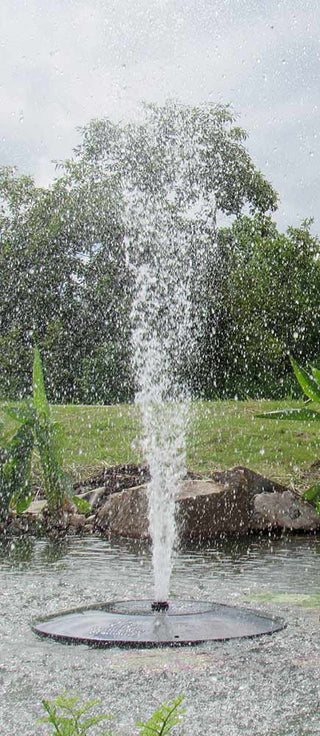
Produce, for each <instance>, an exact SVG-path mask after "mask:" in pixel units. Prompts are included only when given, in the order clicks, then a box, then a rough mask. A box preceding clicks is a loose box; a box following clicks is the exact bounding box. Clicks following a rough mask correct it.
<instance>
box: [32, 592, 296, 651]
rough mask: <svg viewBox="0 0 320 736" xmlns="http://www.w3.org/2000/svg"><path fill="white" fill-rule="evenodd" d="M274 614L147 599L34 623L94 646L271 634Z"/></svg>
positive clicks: (278, 624)
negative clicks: (157, 606) (161, 605)
mask: <svg viewBox="0 0 320 736" xmlns="http://www.w3.org/2000/svg"><path fill="white" fill-rule="evenodd" d="M284 626H285V624H284V622H283V621H282V620H281V619H279V618H274V617H272V616H266V615H264V614H261V613H257V612H255V611H250V610H249V609H246V608H235V607H233V606H226V605H221V604H220V603H207V602H205V601H176V600H174V601H169V606H168V609H165V610H161V611H157V610H154V608H152V601H116V602H113V603H112V602H110V603H104V604H97V605H95V606H87V607H86V608H78V609H75V610H72V611H67V612H66V613H60V614H56V615H55V616H52V617H51V618H46V619H42V620H41V621H38V622H37V623H35V624H34V625H33V627H32V628H33V631H35V633H36V634H39V635H40V636H48V637H50V638H51V639H56V640H57V641H60V642H64V643H68V644H88V645H90V646H94V647H111V646H122V647H164V646H182V645H184V646H186V645H191V644H200V643H202V642H206V641H224V640H226V639H238V638H242V637H252V636H261V635H262V634H273V633H274V632H275V631H279V630H280V629H283V628H284Z"/></svg>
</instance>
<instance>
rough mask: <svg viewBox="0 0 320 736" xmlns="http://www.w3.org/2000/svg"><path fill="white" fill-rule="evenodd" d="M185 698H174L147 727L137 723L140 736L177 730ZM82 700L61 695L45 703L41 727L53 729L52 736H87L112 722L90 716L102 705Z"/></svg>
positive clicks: (101, 735)
mask: <svg viewBox="0 0 320 736" xmlns="http://www.w3.org/2000/svg"><path fill="white" fill-rule="evenodd" d="M182 700H183V698H182V697H179V698H175V699H174V700H172V701H167V702H166V703H163V704H162V705H160V707H159V708H157V709H156V710H155V711H154V713H153V714H152V716H151V718H149V720H148V721H146V722H145V723H138V724H137V726H138V728H139V734H140V736H151V735H152V734H153V735H154V736H168V734H170V733H171V731H172V729H173V728H174V726H176V725H177V724H178V723H179V722H180V721H181V718H182V714H183V713H184V709H183V708H182V707H181V703H182ZM79 701H80V698H79V696H72V695H69V694H68V693H66V694H63V695H58V696H57V697H56V698H55V699H54V700H52V701H48V700H43V701H42V705H43V707H44V709H45V711H46V712H47V716H45V717H44V718H41V719H40V721H39V722H40V723H48V724H50V726H53V731H52V732H51V733H52V736H55V735H58V736H86V734H88V732H89V731H91V729H92V728H93V727H94V726H97V725H98V724H100V723H101V721H103V720H106V719H109V718H110V716H109V715H106V714H98V715H95V714H90V711H91V710H92V708H93V707H94V706H96V705H98V704H99V701H98V700H89V701H87V702H85V703H82V704H81V703H80V702H79ZM95 733H96V736H98V734H97V732H96V731H95ZM99 736H112V733H111V732H110V731H108V732H106V731H103V732H100V733H99Z"/></svg>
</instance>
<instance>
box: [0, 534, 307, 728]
mask: <svg viewBox="0 0 320 736" xmlns="http://www.w3.org/2000/svg"><path fill="white" fill-rule="evenodd" d="M0 578H1V581H0V582H1V585H0V588H1V599H0V600H1V612H2V616H1V617H0V634H1V640H0V695H1V696H2V698H1V702H2V706H3V708H2V709H3V716H2V717H3V723H2V724H1V734H3V736H9V734H10V736H12V735H13V736H26V734H29V733H30V734H33V733H35V719H36V718H37V717H38V716H39V715H40V705H39V704H40V701H41V698H42V697H43V696H46V697H49V698H50V697H54V695H56V694H57V693H58V692H60V691H61V690H63V689H65V688H66V689H69V690H70V689H71V690H75V691H76V692H79V693H80V694H82V695H83V697H84V698H89V697H97V698H99V699H101V700H102V701H103V708H104V710H107V711H110V712H112V713H113V714H114V715H115V716H116V727H115V730H116V731H117V732H118V733H119V734H129V733H132V732H133V731H134V728H133V724H134V721H136V720H139V719H141V718H142V717H146V716H147V715H148V714H150V712H151V711H152V710H153V709H154V708H155V707H156V706H157V705H158V704H159V703H160V702H161V701H163V700H165V699H167V698H169V697H172V696H175V695H177V694H180V693H185V695H186V704H187V711H188V712H187V721H186V725H185V734H186V735H188V734H190V735H191V734H192V735H193V736H194V735H195V734H199V735H200V734H201V736H202V735H204V734H209V733H210V734H214V733H219V736H227V735H228V736H230V735H231V736H233V735H235V736H236V735H237V736H238V734H240V733H241V734H242V733H245V734H249V733H254V734H255V735H257V734H258V735H259V734H270V735H271V734H274V733H279V732H280V731H281V730H282V731H283V732H284V733H290V732H292V733H293V732H295V733H298V732H299V733H301V734H304V733H306V734H307V733H309V734H310V733H311V734H313V733H314V734H318V731H319V721H318V715H317V708H318V683H319V682H320V636H319V611H316V610H308V609H303V608H301V607H297V606H295V605H294V604H291V603H290V600H289V602H287V603H285V604H282V605H280V604H275V603H272V601H270V602H267V601H265V602H260V603H258V602H257V603H256V602H255V603H252V604H248V602H247V601H248V596H249V597H250V594H253V593H260V592H261V593H263V592H270V591H271V592H280V591H283V592H287V593H289V592H291V593H292V592H294V593H297V594H299V593H303V594H310V595H311V594H315V593H319V592H320V590H319V581H320V555H319V542H318V539H317V538H316V537H312V538H304V537H291V538H290V539H277V540H273V541H272V542H271V541H269V540H268V539H263V540H260V541H259V540H257V539H253V538H251V539H248V540H242V541H241V542H239V541H237V540H233V541H232V542H228V543H226V544H223V543H219V544H212V545H211V546H210V547H208V548H207V549H205V550H198V549H196V548H195V549H185V550H180V551H178V552H176V555H175V566H174V572H173V577H172V586H171V588H172V596H173V597H179V598H182V597H183V598H191V599H202V600H217V601H218V602H222V603H235V604H238V605H245V606H248V605H251V607H252V608H257V609H259V610H266V611H268V612H273V613H275V614H280V615H282V616H283V617H284V618H285V619H286V620H287V622H288V627H287V629H285V630H284V631H283V632H280V633H278V634H276V635H274V636H273V637H262V638H261V639H259V640H254V641H251V640H240V641H237V642H226V643H224V644H214V643H210V644H205V645H201V646H199V647H195V648H193V647H192V648H190V649H188V648H187V649H183V650H182V649H181V650H179V649H174V650H173V649H161V650H131V651H130V650H119V649H116V648H115V649H111V650H103V651H102V650H91V649H90V648H88V647H86V646H81V647H73V646H69V647H68V646H64V645H62V644H58V643H56V642H52V641H49V640H42V639H38V638H37V637H36V636H34V635H33V633H32V632H31V629H30V621H31V620H32V619H34V618H37V617H38V616H39V615H47V614H51V613H54V612H56V611H60V610H67V609H68V608H72V607H75V606H81V605H83V604H87V603H92V602H94V601H103V600H116V599H126V598H127V599H130V598H134V599H135V598H137V597H138V598H139V597H141V598H149V597H151V596H152V583H151V558H150V550H149V548H148V546H147V545H145V544H144V545H139V544H132V543H129V542H128V541H123V542H122V541H120V542H119V541H118V542H117V543H111V542H109V541H106V540H102V539H96V538H90V539H85V540H79V539H74V540H70V541H68V542H67V543H66V542H64V543H60V544H53V543H49V542H45V541H40V542H39V541H38V542H31V541H30V540H27V543H26V542H25V541H24V542H22V543H16V545H15V546H14V548H12V549H10V547H8V546H3V547H2V549H1V554H0ZM37 728H38V727H37ZM44 732H45V731H43V733H44Z"/></svg>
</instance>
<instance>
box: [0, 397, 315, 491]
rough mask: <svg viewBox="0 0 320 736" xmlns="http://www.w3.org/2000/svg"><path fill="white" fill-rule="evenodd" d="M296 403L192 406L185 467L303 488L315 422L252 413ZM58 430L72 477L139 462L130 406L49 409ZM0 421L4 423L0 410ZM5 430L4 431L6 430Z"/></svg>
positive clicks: (136, 418)
mask: <svg viewBox="0 0 320 736" xmlns="http://www.w3.org/2000/svg"><path fill="white" fill-rule="evenodd" d="M301 403H302V402H297V401H290V400H287V401H281V402H279V401H278V402H275V401H250V400H249V401H215V402H195V403H194V404H193V405H192V418H191V422H190V428H189V433H188V454H187V460H188V468H189V469H190V470H193V471H200V472H202V473H206V472H210V471H212V470H215V469H218V470H222V469H226V468H231V467H234V466H235V465H246V466H247V467H250V468H251V469H252V470H256V471H257V472H261V473H263V474H264V475H266V476H268V477H269V478H273V479H277V480H279V481H282V482H284V483H286V484H289V483H290V482H294V484H295V486H296V487H298V488H301V489H303V488H305V487H308V486H309V485H310V484H311V483H312V482H313V481H312V478H311V480H310V478H309V477H308V472H306V471H308V470H309V469H310V465H311V464H312V463H314V462H315V461H317V460H318V459H319V457H320V450H319V440H318V435H319V424H318V423H317V422H311V423H310V424H309V423H307V422H294V421H290V420H286V421H275V420H268V419H259V418H257V417H256V413H257V412H265V411H272V410H275V409H284V408H296V407H299V406H301ZM52 414H53V417H54V419H56V420H57V421H59V422H60V423H61V425H62V427H63V430H64V436H65V447H66V449H65V454H64V462H65V466H66V468H67V469H68V470H69V471H71V472H72V474H73V476H75V477H83V476H87V475H90V474H92V473H93V471H94V469H96V468H97V467H98V466H100V465H101V464H107V465H115V464H117V463H127V462H141V461H143V457H142V456H141V452H140V447H139V432H140V430H139V426H140V425H139V414H138V410H137V408H136V407H135V406H133V405H130V406H127V405H119V406H75V405H68V406H53V407H52ZM0 421H4V422H5V423H7V419H6V417H5V415H4V414H3V413H1V411H0ZM7 429H8V430H9V429H10V427H8V426H7Z"/></svg>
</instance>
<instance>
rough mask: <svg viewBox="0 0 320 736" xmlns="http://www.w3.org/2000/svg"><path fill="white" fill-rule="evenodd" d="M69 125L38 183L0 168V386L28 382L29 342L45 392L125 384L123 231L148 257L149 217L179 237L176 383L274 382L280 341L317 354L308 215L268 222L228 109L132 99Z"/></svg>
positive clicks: (230, 390) (214, 391)
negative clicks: (49, 174)
mask: <svg viewBox="0 0 320 736" xmlns="http://www.w3.org/2000/svg"><path fill="white" fill-rule="evenodd" d="M81 136H82V137H81V142H80V145H79V146H78V147H77V149H75V151H74V154H73V156H72V157H71V158H70V159H67V160H66V161H63V162H60V163H59V165H58V167H57V175H56V178H55V181H54V183H53V184H52V186H51V187H49V188H40V187H37V186H36V185H35V184H34V182H33V180H32V178H30V177H26V176H18V175H17V174H16V172H15V171H14V170H13V169H10V168H8V167H2V168H1V169H0V228H1V230H0V289H1V294H2V299H1V303H0V392H1V395H2V396H4V397H10V396H17V395H22V394H23V393H24V391H25V390H27V389H28V388H29V386H30V380H31V370H30V367H31V363H32V347H33V345H34V344H35V342H36V343H37V344H38V345H39V347H40V349H41V351H42V355H43V359H44V366H45V370H46V375H47V385H48V390H49V396H50V399H51V400H56V401H60V402H66V401H81V402H87V403H91V402H96V401H100V402H106V403H111V402H115V401H124V400H128V399H130V398H131V397H132V396H133V392H134V377H133V374H132V366H131V357H132V356H131V344H130V333H131V325H130V309H131V304H132V297H133V290H134V284H133V274H132V269H131V268H130V267H129V264H128V253H127V246H126V237H127V235H128V233H129V234H130V237H131V240H132V242H133V243H134V246H135V247H134V249H133V250H134V259H136V262H137V263H139V262H141V260H142V259H147V260H148V259H149V260H150V261H152V259H153V260H154V258H155V255H154V251H153V247H152V242H153V241H152V238H153V235H154V228H155V227H156V226H157V223H159V221H160V220H161V224H162V225H163V224H164V227H167V228H169V230H170V229H171V231H173V230H174V231H175V232H176V233H178V234H179V236H181V237H184V238H185V237H187V238H188V243H189V250H188V253H187V258H186V269H189V270H190V269H191V270H192V273H193V291H192V300H193V302H192V304H193V311H194V314H195V315H196V318H197V319H196V321H195V324H196V340H195V350H194V353H195V355H194V359H193V360H192V361H191V362H189V363H188V362H186V363H185V365H183V361H182V364H181V366H180V367H179V376H180V380H186V381H187V382H188V384H189V386H191V388H192V391H193V393H194V394H195V395H202V396H208V397H209V396H213V395H235V394H237V395H245V394H246V393H251V395H262V394H263V395H267V394H268V391H269V393H270V392H271V394H272V393H273V394H274V393H277V392H278V393H279V392H280V393H281V391H285V390H286V383H285V377H286V374H287V372H288V369H289V365H288V361H287V354H288V352H289V351H291V352H294V354H295V355H296V356H297V357H298V358H299V360H300V361H302V360H303V359H304V358H306V359H309V358H312V359H314V358H316V357H317V355H318V354H319V353H320V345H319V339H318V331H317V325H318V320H319V307H318V303H317V294H318V293H319V265H318V263H319V258H318V256H319V243H318V239H317V238H315V237H313V236H312V235H311V232H310V228H309V226H308V224H307V223H304V224H303V225H302V226H301V227H300V228H295V229H294V228H290V229H289V230H288V232H287V233H286V234H281V233H279V232H278V230H277V228H276V226H275V224H274V223H273V222H272V220H271V216H270V213H271V212H272V211H274V210H275V209H276V206H277V195H276V193H275V191H274V189H273V187H272V185H271V184H270V183H269V182H268V181H267V180H266V179H265V177H264V176H263V174H261V172H259V171H258V170H257V169H256V168H255V166H254V163H253V161H252V160H251V157H250V155H249V153H248V151H247V149H246V138H247V136H246V133H245V131H244V130H242V129H241V128H239V127H238V125H237V119H236V116H235V114H234V113H233V112H232V110H231V108H230V107H228V106H223V105H201V106H187V105H181V104H178V103H175V102H167V103H166V104H165V105H163V106H155V105H146V106H145V107H144V113H143V117H142V119H141V120H139V121H137V122H131V123H126V124H122V123H118V124H117V123H112V122H111V121H110V120H107V119H103V120H93V121H91V123H89V125H87V126H86V127H84V128H83V129H82V131H81ZM151 212H152V213H153V214H152V217H150V213H151ZM219 213H222V214H223V215H224V217H225V218H226V217H230V216H232V220H233V222H232V224H230V225H229V226H227V227H224V228H219V227H218V221H219V220H218V215H219ZM152 218H153V219H152ZM161 218H162V219H161ZM141 223H142V225H143V228H142V230H141V232H142V235H141V232H140V230H139V228H140V225H141ZM178 242H179V240H177V243H178ZM177 247H178V246H177ZM172 288H174V280H173V286H172ZM280 303H281V309H280V308H279V304H280ZM266 375H269V376H270V381H269V379H268V381H267V380H266ZM249 377H250V378H249Z"/></svg>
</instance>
